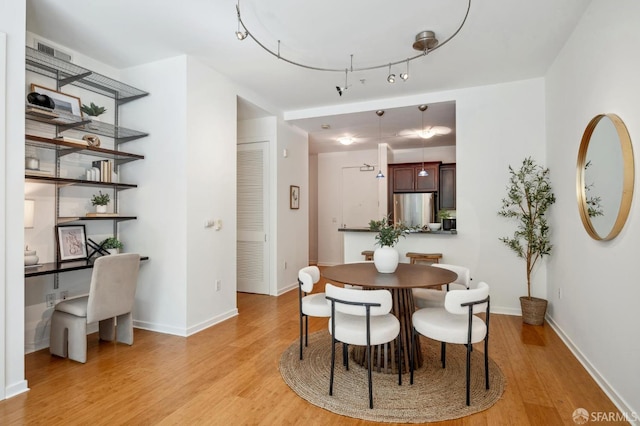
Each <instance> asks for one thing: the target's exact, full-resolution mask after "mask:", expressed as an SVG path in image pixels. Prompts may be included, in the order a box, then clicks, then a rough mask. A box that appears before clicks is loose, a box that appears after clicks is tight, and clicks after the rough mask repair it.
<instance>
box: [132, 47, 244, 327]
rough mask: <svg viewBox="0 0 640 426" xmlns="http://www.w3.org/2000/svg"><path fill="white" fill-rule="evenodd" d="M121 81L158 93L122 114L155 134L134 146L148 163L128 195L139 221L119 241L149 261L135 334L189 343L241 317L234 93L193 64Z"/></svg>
mask: <svg viewBox="0 0 640 426" xmlns="http://www.w3.org/2000/svg"><path fill="white" fill-rule="evenodd" d="M122 74H123V78H126V79H127V81H128V82H129V83H130V84H132V85H134V86H137V87H140V88H142V89H144V90H147V91H149V92H150V93H151V95H150V96H147V97H146V98H143V99H141V100H138V101H136V102H134V103H131V104H130V106H129V104H127V107H128V108H129V110H128V111H126V114H124V113H123V117H125V116H126V117H127V120H131V122H132V123H137V126H138V127H137V128H141V129H144V130H146V131H149V133H150V136H148V137H146V138H143V139H140V140H139V141H135V142H130V143H128V144H127V148H129V147H130V146H131V147H136V148H137V149H139V150H140V151H141V152H142V153H144V155H145V160H144V161H139V162H135V163H131V166H129V167H128V168H127V169H126V173H123V177H124V178H126V180H127V181H132V182H139V186H138V188H137V189H136V190H135V191H124V192H123V202H124V203H127V205H131V206H132V207H131V208H132V210H133V211H135V212H136V214H137V215H138V217H139V220H138V221H136V222H135V223H126V224H123V225H122V226H121V232H122V233H123V234H126V235H127V236H128V237H129V238H131V241H132V242H131V247H132V251H134V250H135V251H138V252H140V253H142V254H146V255H148V256H149V257H150V260H149V261H148V262H147V264H146V265H143V267H142V268H141V271H140V278H139V283H138V292H137V295H136V308H135V324H136V326H138V327H141V328H147V329H151V330H155V331H161V332H165V333H172V334H177V335H181V336H186V335H189V334H192V333H195V332H197V331H199V330H201V329H203V328H206V327H208V326H210V325H212V324H215V323H217V322H220V321H222V320H224V319H226V318H229V317H231V316H233V315H236V314H237V309H236V298H235V285H236V271H235V245H236V226H235V223H236V214H235V211H236V204H235V177H236V124H235V123H236V95H235V90H234V86H233V85H232V84H230V83H229V82H228V81H227V80H226V79H224V78H222V77H221V76H220V75H219V74H218V73H217V72H215V71H213V70H212V69H210V68H208V67H206V66H205V65H203V64H202V63H201V62H199V61H198V60H196V59H194V58H189V57H186V56H181V57H177V58H172V59H167V60H164V61H158V62H155V63H151V64H145V65H142V66H139V67H135V68H131V69H128V70H124V71H123V72H122ZM203 94H204V96H203ZM168 105H170V106H171V107H167V106H168ZM222 182H224V184H221V183H222ZM206 219H221V220H222V223H223V228H222V229H221V230H220V231H217V232H216V231H214V230H213V228H204V221H205V220H206ZM217 279H219V280H221V283H222V286H221V291H220V292H216V291H215V281H216V280H217Z"/></svg>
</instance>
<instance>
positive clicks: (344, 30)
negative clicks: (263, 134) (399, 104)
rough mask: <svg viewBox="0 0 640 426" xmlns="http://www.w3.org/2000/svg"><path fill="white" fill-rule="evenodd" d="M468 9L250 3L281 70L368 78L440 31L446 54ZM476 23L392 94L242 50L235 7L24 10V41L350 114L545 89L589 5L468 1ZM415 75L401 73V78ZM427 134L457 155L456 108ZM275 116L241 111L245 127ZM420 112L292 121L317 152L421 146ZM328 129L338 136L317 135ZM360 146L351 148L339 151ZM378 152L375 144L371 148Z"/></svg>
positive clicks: (377, 2) (253, 26)
mask: <svg viewBox="0 0 640 426" xmlns="http://www.w3.org/2000/svg"><path fill="white" fill-rule="evenodd" d="M468 1H469V0H402V1H400V2H388V1H381V0H349V1H344V0H322V1H319V0H315V1H304V2H303V1H294V0H269V1H266V0H241V2H240V10H241V13H242V19H243V22H244V23H245V25H246V26H247V28H249V30H250V31H251V32H252V34H254V35H255V36H256V37H257V38H258V40H260V41H261V42H262V43H264V44H265V46H267V47H269V48H270V49H272V50H274V51H277V49H278V40H281V43H280V52H281V55H282V56H283V57H284V58H287V59H290V60H293V61H296V62H301V63H304V64H307V65H311V66H319V67H330V68H335V69H340V70H342V69H345V68H349V67H350V57H351V56H350V55H352V54H353V66H354V68H358V67H370V66H374V65H381V64H382V65H384V64H387V63H389V62H396V61H402V60H404V59H406V58H408V57H412V56H415V55H416V54H417V53H418V52H417V51H415V50H413V49H412V43H413V41H414V39H415V36H416V34H418V33H419V32H421V31H425V30H431V31H434V32H435V33H436V37H437V38H438V39H439V40H440V41H441V42H442V41H444V40H445V39H446V38H448V37H449V36H450V35H451V34H452V33H453V32H454V31H455V29H456V28H457V27H458V26H459V24H460V23H461V21H462V19H463V17H464V13H465V11H466V7H467V2H468ZM470 1H471V8H470V12H469V16H468V19H467V21H466V23H465V25H464V27H463V28H462V30H461V31H460V32H459V34H458V35H457V36H456V37H455V38H453V39H452V40H451V41H450V42H448V43H447V44H446V45H445V46H443V47H442V48H441V49H437V50H435V51H433V52H432V53H430V54H429V55H427V56H425V57H421V58H418V59H416V60H414V61H411V62H410V65H409V79H408V80H407V81H402V80H400V79H397V80H398V81H397V82H396V83H395V84H389V83H387V81H386V77H387V75H388V74H389V69H388V67H386V66H385V67H383V68H382V69H375V70H370V71H355V72H349V73H348V89H347V90H346V91H344V93H343V95H342V96H339V95H338V93H337V91H336V86H345V73H344V72H323V71H315V70H309V69H305V68H300V67H297V66H294V65H291V64H289V63H286V62H285V61H283V60H279V59H277V58H276V57H274V56H272V55H270V54H268V53H267V52H266V51H265V50H263V49H262V48H260V47H259V46H258V45H257V44H256V43H255V42H254V41H253V40H251V39H250V38H247V39H245V40H243V41H239V40H237V38H236V36H235V32H236V30H237V29H238V27H237V25H238V23H237V18H236V0H183V1H181V2H178V1H175V0H136V1H131V0H109V1H103V2H93V1H86V0H65V1H60V0H27V29H28V30H29V31H32V32H34V33H36V34H39V35H41V36H42V37H45V38H47V39H49V40H52V41H53V42H56V43H59V44H61V45H63V46H67V47H68V48H70V49H73V50H75V51H78V52H80V53H82V54H85V55H87V56H89V57H92V58H94V59H96V60H98V61H101V62H104V63H107V64H110V65H111V66H113V67H116V68H127V67H132V66H136V65H140V64H144V63H148V62H153V61H157V60H161V59H165V58H168V57H173V56H177V55H182V54H188V55H192V56H195V57H198V58H200V59H201V60H202V61H203V62H205V63H207V64H209V65H210V66H211V67H212V68H214V69H216V70H217V71H218V72H220V73H221V74H223V75H225V76H227V77H228V78H229V79H230V80H232V81H234V82H236V83H237V84H239V85H241V86H242V87H244V88H246V89H247V91H248V92H249V93H254V94H255V96H256V99H259V100H261V101H264V103H265V105H271V106H273V107H274V108H277V109H279V110H280V111H296V110H306V109H314V108H323V107H331V106H336V105H340V106H345V105H349V104H354V103H360V102H369V101H374V100H378V99H386V98H398V97H404V96H410V95H416V94H420V93H428V92H434V91H444V90H451V89H459V88H463V87H472V86H482V85H488V84H495V83H502V82H507V81H516V80H522V79H529V78H536V77H541V76H543V75H544V74H545V73H546V70H547V69H548V67H549V66H550V65H551V63H552V62H553V60H554V59H555V57H556V56H557V54H558V52H559V51H560V49H561V48H562V46H563V45H564V43H565V41H566V40H567V38H568V37H569V35H570V34H571V32H572V31H573V29H574V27H575V26H576V24H577V22H578V21H579V19H580V17H581V16H582V14H583V12H584V10H585V9H586V8H587V7H588V5H589V1H587V0H562V1H558V0H537V1H524V0H519V1H516V0H470ZM405 70H406V63H402V64H399V65H396V66H393V67H392V72H393V73H395V74H396V75H399V74H400V73H401V72H403V71H405ZM429 107H430V108H429V109H428V110H427V112H425V117H424V120H425V126H426V125H432V126H446V127H450V128H452V129H453V130H454V131H453V132H451V133H450V134H449V135H447V136H436V137H434V138H432V139H430V140H428V142H429V143H432V144H447V143H455V105H454V104H453V103H443V104H433V105H430V106H429ZM262 113H264V114H268V113H269V112H266V111H262V110H261V109H259V108H256V107H254V106H251V105H250V104H248V103H247V102H241V104H240V110H239V116H240V117H242V118H247V117H251V116H256V115H257V116H259V115H260V114H262ZM421 120H422V117H421V114H420V111H419V110H418V109H417V105H411V106H409V107H406V108H397V109H390V110H388V111H386V113H385V115H384V116H383V117H382V121H381V123H380V121H379V119H378V116H377V115H375V113H374V112H373V111H369V112H366V113H357V114H349V115H347V116H345V115H338V116H325V117H323V118H309V119H302V120H294V121H293V124H295V125H296V126H299V127H301V128H303V129H304V130H306V131H308V132H309V134H310V141H311V145H310V152H327V151H331V150H335V149H339V150H348V149H365V148H367V149H368V148H372V147H373V146H374V145H375V144H376V143H377V142H378V141H379V140H380V128H379V126H380V124H381V125H382V136H383V139H384V140H383V141H384V142H389V143H390V145H391V146H392V147H395V146H401V147H407V148H409V147H411V146H420V145H421V143H422V141H421V140H419V139H418V138H415V137H412V138H400V137H399V136H397V135H398V134H399V133H401V132H402V131H408V130H410V129H416V128H417V127H418V128H419V126H420V125H421ZM325 123H326V124H330V125H331V128H330V129H329V130H323V129H321V128H320V125H321V124H325ZM348 134H351V135H352V136H354V138H355V142H354V144H352V145H350V146H348V147H344V146H341V145H339V144H337V143H336V141H335V139H336V138H337V137H340V136H344V135H348ZM367 142H369V143H367Z"/></svg>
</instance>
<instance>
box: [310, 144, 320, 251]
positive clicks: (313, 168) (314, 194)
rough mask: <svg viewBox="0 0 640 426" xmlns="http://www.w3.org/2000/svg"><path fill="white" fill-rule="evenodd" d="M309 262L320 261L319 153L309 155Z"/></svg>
mask: <svg viewBox="0 0 640 426" xmlns="http://www.w3.org/2000/svg"><path fill="white" fill-rule="evenodd" d="M309 263H310V264H317V263H318V154H313V155H309Z"/></svg>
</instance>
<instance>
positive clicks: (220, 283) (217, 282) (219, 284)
mask: <svg viewBox="0 0 640 426" xmlns="http://www.w3.org/2000/svg"><path fill="white" fill-rule="evenodd" d="M221 287H222V281H220V280H216V291H220V288H221Z"/></svg>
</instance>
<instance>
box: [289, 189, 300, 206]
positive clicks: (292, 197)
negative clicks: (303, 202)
mask: <svg viewBox="0 0 640 426" xmlns="http://www.w3.org/2000/svg"><path fill="white" fill-rule="evenodd" d="M289 208H290V209H292V210H297V209H299V208H300V187H299V186H295V185H291V186H289Z"/></svg>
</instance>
